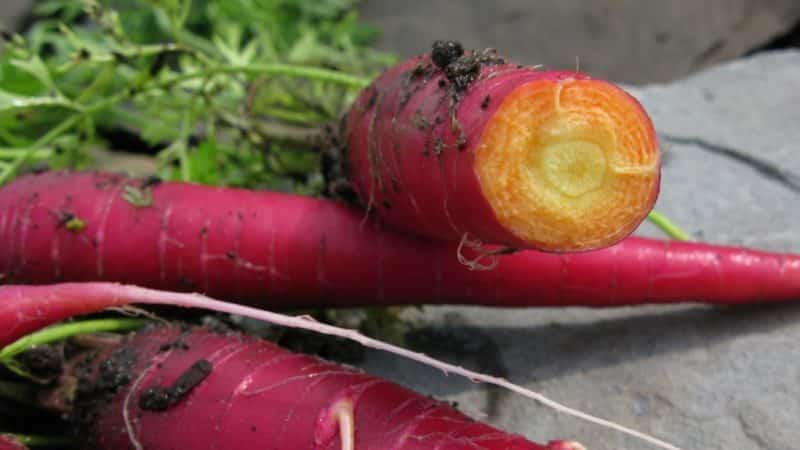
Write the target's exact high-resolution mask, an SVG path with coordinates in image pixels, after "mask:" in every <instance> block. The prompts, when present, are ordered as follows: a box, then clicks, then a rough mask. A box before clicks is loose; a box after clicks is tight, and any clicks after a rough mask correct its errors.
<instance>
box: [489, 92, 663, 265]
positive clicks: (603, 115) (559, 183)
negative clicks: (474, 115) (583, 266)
mask: <svg viewBox="0 0 800 450" xmlns="http://www.w3.org/2000/svg"><path fill="white" fill-rule="evenodd" d="M659 166H660V157H659V151H658V143H657V141H656V138H655V132H654V131H653V127H652V123H651V122H650V119H649V118H648V117H647V115H646V114H645V112H644V111H643V110H642V108H641V106H639V104H638V103H637V102H636V100H634V99H633V98H632V97H631V96H629V95H628V94H626V93H625V92H624V91H622V90H621V89H619V88H618V87H616V86H614V85H612V84H610V83H607V82H604V81H599V80H575V79H565V80H539V81H533V82H530V83H526V84H523V85H521V86H519V87H518V88H516V89H515V90H514V91H512V92H511V93H510V94H509V95H508V96H506V98H504V99H503V102H502V103H501V105H500V106H499V107H498V109H497V111H496V112H495V113H494V115H493V116H492V117H491V118H490V119H489V121H488V122H487V125H486V128H485V129H484V132H483V135H482V136H481V139H480V142H479V144H478V147H477V151H476V155H475V170H476V173H477V175H478V180H479V182H480V185H481V189H482V190H483V193H484V195H485V196H486V199H487V200H488V201H489V204H490V205H491V206H492V208H493V209H494V212H495V215H496V216H497V218H498V220H499V221H500V223H501V224H502V225H504V226H505V227H506V228H508V229H509V230H510V231H511V232H512V233H514V234H515V235H516V236H517V237H519V238H520V239H522V240H524V241H526V242H528V243H530V244H531V245H532V246H534V247H538V248H541V249H543V250H551V251H577V250H588V249H592V248H600V247H605V246H608V245H612V244H614V243H615V242H617V241H619V240H620V239H622V238H624V237H625V236H627V235H628V234H630V233H631V232H632V231H633V229H634V228H635V227H636V226H637V225H638V224H639V223H640V222H641V221H642V220H643V219H644V217H645V216H646V215H647V213H648V211H650V209H651V208H652V207H653V203H654V202H655V199H656V195H657V193H658V182H659V172H660V168H659Z"/></svg>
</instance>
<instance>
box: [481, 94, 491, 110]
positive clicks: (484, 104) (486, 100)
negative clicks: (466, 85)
mask: <svg viewBox="0 0 800 450" xmlns="http://www.w3.org/2000/svg"><path fill="white" fill-rule="evenodd" d="M490 101H491V98H490V97H489V96H488V95H487V96H486V97H484V98H483V101H482V102H481V109H486V108H488V107H489V102H490Z"/></svg>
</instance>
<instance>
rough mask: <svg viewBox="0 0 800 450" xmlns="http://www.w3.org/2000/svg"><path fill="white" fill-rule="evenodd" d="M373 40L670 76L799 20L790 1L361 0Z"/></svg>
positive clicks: (638, 79)
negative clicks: (458, 46)
mask: <svg viewBox="0 0 800 450" xmlns="http://www.w3.org/2000/svg"><path fill="white" fill-rule="evenodd" d="M362 10H363V14H364V17H365V19H366V20H367V21H368V22H371V23H373V24H375V25H377V26H378V27H380V28H381V29H382V30H384V34H383V37H382V39H381V41H380V46H382V47H383V48H385V49H389V50H392V51H395V52H399V53H401V54H403V55H406V56H410V55H412V54H417V53H421V52H422V51H423V50H424V49H426V48H428V47H429V46H430V44H431V42H433V40H435V39H458V40H461V41H463V42H464V44H465V45H466V46H467V47H470V48H473V47H486V46H493V47H496V48H499V49H501V50H502V51H503V53H504V54H508V55H509V56H512V57H514V58H516V59H518V60H520V61H522V62H525V63H529V64H537V63H542V64H545V65H546V66H548V67H556V68H571V67H575V64H576V63H575V61H576V58H580V66H581V68H582V69H584V70H586V71H588V72H589V73H591V74H594V75H596V76H603V77H606V78H610V79H612V80H615V81H621V82H629V83H644V82H660V81H666V80H672V79H674V78H676V77H680V76H683V75H686V74H689V73H691V72H694V71H695V70H697V69H699V68H702V67H705V66H707V65H709V64H712V63H715V62H719V61H722V60H727V59H731V58H734V57H737V56H740V55H742V54H744V53H746V52H748V51H750V50H752V49H753V48H756V47H758V46H760V45H763V44H764V43H766V42H768V41H769V40H770V39H772V38H773V37H775V36H776V35H779V34H781V33H784V32H785V31H787V30H788V29H789V28H791V26H792V25H793V24H795V23H797V21H798V20H800V2H798V1H797V0H702V1H696V0H672V1H662V0H592V1H589V0H538V1H535V2H533V1H530V0H499V1H492V2H487V1H485V0H463V1H455V2H454V1H452V0H404V1H397V0H363V6H362Z"/></svg>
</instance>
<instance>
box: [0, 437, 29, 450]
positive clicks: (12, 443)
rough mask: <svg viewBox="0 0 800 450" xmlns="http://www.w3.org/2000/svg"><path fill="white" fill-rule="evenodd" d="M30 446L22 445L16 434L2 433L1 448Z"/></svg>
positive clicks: (13, 449)
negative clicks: (15, 436)
mask: <svg viewBox="0 0 800 450" xmlns="http://www.w3.org/2000/svg"><path fill="white" fill-rule="evenodd" d="M27 449H28V447H26V446H24V445H22V444H21V443H20V442H19V441H18V440H17V439H15V438H14V436H11V435H10V434H0V450H27Z"/></svg>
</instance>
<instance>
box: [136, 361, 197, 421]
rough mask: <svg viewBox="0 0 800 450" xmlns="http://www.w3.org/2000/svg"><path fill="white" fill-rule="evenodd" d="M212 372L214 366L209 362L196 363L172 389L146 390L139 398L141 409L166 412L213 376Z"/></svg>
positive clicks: (179, 378)
mask: <svg viewBox="0 0 800 450" xmlns="http://www.w3.org/2000/svg"><path fill="white" fill-rule="evenodd" d="M212 370H213V366H212V364H211V363H210V362H209V361H207V360H205V359H199V360H197V361H195V363H194V364H192V365H191V367H189V368H188V369H186V371H185V372H183V373H182V374H181V376H180V377H178V379H177V380H175V383H174V384H173V385H172V386H171V387H169V388H166V389H165V388H163V387H160V386H154V387H151V388H148V389H145V390H144V392H142V395H141V396H140V397H139V408H141V409H143V410H145V411H166V410H167V409H169V407H170V406H172V405H174V404H176V403H178V402H179V401H180V400H181V399H182V398H183V397H184V396H186V394H188V393H189V392H191V391H192V389H194V388H195V387H196V386H198V385H199V384H200V383H202V382H203V380H205V379H206V377H208V376H209V375H211V371H212Z"/></svg>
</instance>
